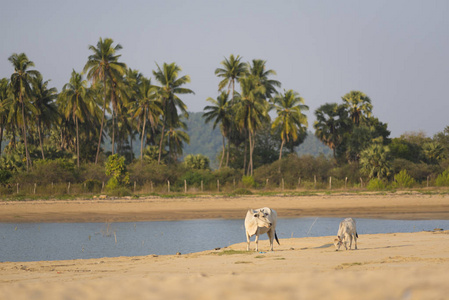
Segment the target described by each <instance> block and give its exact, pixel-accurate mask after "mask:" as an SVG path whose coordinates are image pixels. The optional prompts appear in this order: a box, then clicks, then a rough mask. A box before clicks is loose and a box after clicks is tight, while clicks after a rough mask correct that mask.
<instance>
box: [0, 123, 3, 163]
mask: <svg viewBox="0 0 449 300" xmlns="http://www.w3.org/2000/svg"><path fill="white" fill-rule="evenodd" d="M2 142H3V125H2V126H1V128H0V156H2Z"/></svg>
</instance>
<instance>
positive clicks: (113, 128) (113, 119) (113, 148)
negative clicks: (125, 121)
mask: <svg viewBox="0 0 449 300" xmlns="http://www.w3.org/2000/svg"><path fill="white" fill-rule="evenodd" d="M114 138H115V113H114V110H113V111H112V141H111V142H112V155H114V152H115V151H114V150H115V139H114Z"/></svg>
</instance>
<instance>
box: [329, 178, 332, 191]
mask: <svg viewBox="0 0 449 300" xmlns="http://www.w3.org/2000/svg"><path fill="white" fill-rule="evenodd" d="M329 189H332V176H329Z"/></svg>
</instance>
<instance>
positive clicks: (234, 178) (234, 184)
mask: <svg viewBox="0 0 449 300" xmlns="http://www.w3.org/2000/svg"><path fill="white" fill-rule="evenodd" d="M234 190H235V178H234Z"/></svg>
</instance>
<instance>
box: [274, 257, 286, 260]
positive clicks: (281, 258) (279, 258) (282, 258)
mask: <svg viewBox="0 0 449 300" xmlns="http://www.w3.org/2000/svg"><path fill="white" fill-rule="evenodd" d="M274 260H285V258H284V257H277V258H275V259H274Z"/></svg>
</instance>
